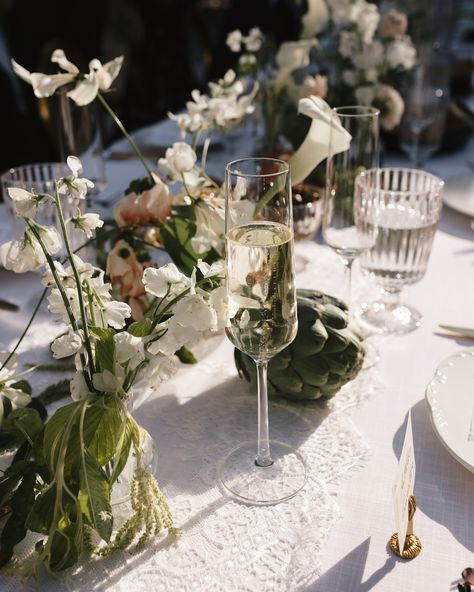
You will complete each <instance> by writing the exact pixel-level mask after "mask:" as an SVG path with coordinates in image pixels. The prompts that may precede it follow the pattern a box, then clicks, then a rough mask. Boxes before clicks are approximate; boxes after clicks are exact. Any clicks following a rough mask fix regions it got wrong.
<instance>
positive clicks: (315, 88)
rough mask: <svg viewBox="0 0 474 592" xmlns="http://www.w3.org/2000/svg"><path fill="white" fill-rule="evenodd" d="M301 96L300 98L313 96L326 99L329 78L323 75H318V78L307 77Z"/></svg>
mask: <svg viewBox="0 0 474 592" xmlns="http://www.w3.org/2000/svg"><path fill="white" fill-rule="evenodd" d="M299 94H300V96H299V98H302V97H309V96H310V95H313V96H315V97H321V98H322V99H324V98H325V97H326V95H327V94H328V79H327V76H322V75H321V74H317V75H316V76H305V77H304V78H303V82H302V84H301V88H300V93H299Z"/></svg>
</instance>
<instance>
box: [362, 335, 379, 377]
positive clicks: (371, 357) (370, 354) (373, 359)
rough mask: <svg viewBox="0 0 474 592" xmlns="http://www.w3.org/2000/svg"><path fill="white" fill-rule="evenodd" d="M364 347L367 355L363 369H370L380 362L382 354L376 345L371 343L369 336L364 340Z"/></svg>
mask: <svg viewBox="0 0 474 592" xmlns="http://www.w3.org/2000/svg"><path fill="white" fill-rule="evenodd" d="M364 349H365V356H364V362H363V364H362V368H361V370H369V368H373V367H374V366H376V365H377V364H378V363H379V362H380V354H379V350H378V349H377V348H376V347H375V345H374V344H373V343H370V341H368V340H367V338H366V339H365V340H364Z"/></svg>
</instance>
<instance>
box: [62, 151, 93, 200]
mask: <svg viewBox="0 0 474 592" xmlns="http://www.w3.org/2000/svg"><path fill="white" fill-rule="evenodd" d="M66 162H67V166H68V167H69V168H70V169H71V172H72V175H71V176H69V177H63V178H62V179H59V181H58V193H59V194H60V195H69V196H70V197H72V198H73V199H84V198H85V197H86V195H87V192H88V190H89V189H92V188H93V187H94V183H93V182H92V181H90V180H89V179H86V178H80V177H79V174H80V173H81V171H82V163H81V161H80V160H79V159H78V158H77V156H68V157H67V161H66Z"/></svg>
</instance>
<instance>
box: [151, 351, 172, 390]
mask: <svg viewBox="0 0 474 592" xmlns="http://www.w3.org/2000/svg"><path fill="white" fill-rule="evenodd" d="M175 372H176V364H175V363H174V361H173V359H172V358H170V357H168V356H165V355H163V354H158V355H154V356H153V357H151V358H150V360H149V362H148V364H147V366H146V368H145V372H144V375H145V379H146V381H147V383H148V386H149V387H150V388H152V389H157V388H158V387H159V386H160V384H161V383H162V382H163V381H165V380H169V379H170V378H171V376H173V374H174V373H175Z"/></svg>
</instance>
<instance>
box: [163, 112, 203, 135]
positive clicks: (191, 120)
mask: <svg viewBox="0 0 474 592" xmlns="http://www.w3.org/2000/svg"><path fill="white" fill-rule="evenodd" d="M168 117H169V118H170V119H172V120H173V121H176V123H177V125H178V127H179V132H180V136H181V139H183V138H184V137H185V136H186V134H195V133H197V132H199V131H201V130H202V131H205V128H206V120H205V119H204V118H203V116H202V115H201V113H193V114H191V113H178V115H175V114H174V113H171V112H170V111H168Z"/></svg>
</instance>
